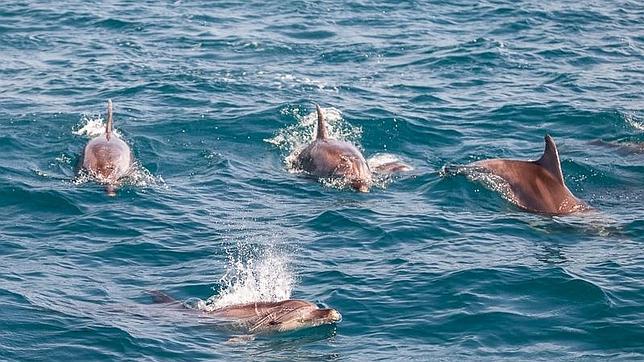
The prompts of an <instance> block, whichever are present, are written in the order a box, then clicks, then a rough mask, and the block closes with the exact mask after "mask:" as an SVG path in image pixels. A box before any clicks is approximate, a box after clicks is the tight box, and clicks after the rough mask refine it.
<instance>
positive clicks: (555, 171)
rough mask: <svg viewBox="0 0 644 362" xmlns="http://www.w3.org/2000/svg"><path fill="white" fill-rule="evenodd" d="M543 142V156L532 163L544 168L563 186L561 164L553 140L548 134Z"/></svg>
mask: <svg viewBox="0 0 644 362" xmlns="http://www.w3.org/2000/svg"><path fill="white" fill-rule="evenodd" d="M545 141H546V148H545V150H544V151H543V155H542V156H541V158H540V159H538V160H536V161H534V163H536V164H537V165H539V166H541V167H543V168H545V169H546V170H547V171H548V172H550V174H552V176H554V177H555V178H556V179H557V181H559V182H560V183H561V184H562V185H563V184H564V180H563V173H562V172H561V162H560V161H559V152H557V145H555V140H553V139H552V137H550V135H549V134H546V137H545Z"/></svg>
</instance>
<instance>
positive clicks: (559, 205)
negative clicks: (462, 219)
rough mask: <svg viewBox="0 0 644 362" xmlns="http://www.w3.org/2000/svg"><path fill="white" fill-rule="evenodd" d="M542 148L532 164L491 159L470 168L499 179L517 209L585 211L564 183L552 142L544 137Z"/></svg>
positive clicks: (547, 137) (585, 206) (553, 211)
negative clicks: (543, 147) (542, 150)
mask: <svg viewBox="0 0 644 362" xmlns="http://www.w3.org/2000/svg"><path fill="white" fill-rule="evenodd" d="M545 142H546V147H545V150H544V152H543V155H542V156H541V158H539V159H538V160H536V161H519V160H504V159H491V160H482V161H477V162H474V163H472V164H470V166H473V167H475V168H476V169H477V170H481V171H483V172H489V173H491V174H493V175H495V176H498V177H500V178H501V179H503V180H504V181H505V182H506V183H507V184H508V186H509V189H510V191H511V193H512V194H511V195H510V196H511V200H512V201H513V202H514V203H515V204H516V205H517V206H518V207H519V208H521V209H523V210H525V211H529V212H534V213H541V214H551V215H563V214H570V213H574V212H578V211H584V210H588V209H589V208H590V207H589V206H588V205H587V204H586V203H585V202H583V201H581V200H579V199H578V198H576V197H575V196H574V195H573V194H572V193H571V192H570V190H568V187H566V184H565V183H564V179H563V173H562V172H561V162H560V160H559V152H557V146H556V145H555V141H554V140H553V139H552V137H550V135H546V136H545Z"/></svg>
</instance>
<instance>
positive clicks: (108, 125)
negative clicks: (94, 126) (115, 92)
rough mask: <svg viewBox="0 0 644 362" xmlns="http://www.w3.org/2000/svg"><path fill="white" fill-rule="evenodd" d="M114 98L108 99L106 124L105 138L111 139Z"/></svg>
mask: <svg viewBox="0 0 644 362" xmlns="http://www.w3.org/2000/svg"><path fill="white" fill-rule="evenodd" d="M112 127H113V126H112V100H111V99H108V100H107V123H106V124H105V138H107V140H108V141H109V140H110V137H112Z"/></svg>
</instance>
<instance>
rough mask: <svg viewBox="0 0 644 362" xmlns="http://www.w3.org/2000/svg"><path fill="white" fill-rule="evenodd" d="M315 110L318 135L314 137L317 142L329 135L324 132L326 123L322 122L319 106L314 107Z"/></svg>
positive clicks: (322, 117)
mask: <svg viewBox="0 0 644 362" xmlns="http://www.w3.org/2000/svg"><path fill="white" fill-rule="evenodd" d="M315 110H316V111H317V112H318V134H317V136H315V138H316V139H318V140H323V139H325V138H329V133H328V132H327V130H326V121H325V120H324V115H323V114H322V108H320V106H319V105H317V104H316V105H315Z"/></svg>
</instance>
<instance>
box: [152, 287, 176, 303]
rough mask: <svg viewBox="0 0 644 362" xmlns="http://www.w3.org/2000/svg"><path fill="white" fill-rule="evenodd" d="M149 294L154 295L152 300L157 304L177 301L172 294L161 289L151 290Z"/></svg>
mask: <svg viewBox="0 0 644 362" xmlns="http://www.w3.org/2000/svg"><path fill="white" fill-rule="evenodd" d="M148 294H150V295H151V296H152V301H153V302H154V303H157V304H167V303H175V302H176V299H174V298H172V297H171V296H169V295H167V294H165V293H164V292H162V291H160V290H150V291H148Z"/></svg>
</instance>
